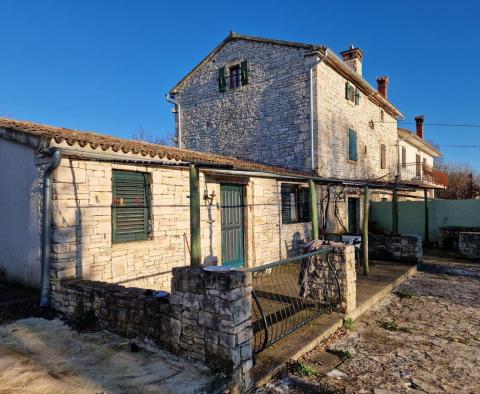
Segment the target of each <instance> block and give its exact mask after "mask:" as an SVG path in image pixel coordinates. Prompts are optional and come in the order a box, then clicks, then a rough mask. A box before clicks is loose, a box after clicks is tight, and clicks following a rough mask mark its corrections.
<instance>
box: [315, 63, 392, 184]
mask: <svg viewBox="0 0 480 394" xmlns="http://www.w3.org/2000/svg"><path fill="white" fill-rule="evenodd" d="M316 75H317V78H316V93H317V114H316V119H315V121H316V124H317V130H318V131H317V132H318V135H319V137H318V139H317V141H316V152H317V163H318V171H319V174H320V175H322V176H325V177H333V178H346V179H365V178H367V179H369V178H370V179H371V178H379V177H382V176H388V175H389V174H390V173H391V172H392V171H393V170H394V168H395V163H396V161H397V152H396V142H397V123H396V120H395V118H393V117H392V116H391V115H389V114H388V113H387V112H385V111H383V110H382V109H381V108H380V107H379V106H378V105H376V104H375V103H373V102H372V101H370V99H369V98H368V97H367V95H366V94H365V93H364V92H361V93H360V102H359V104H358V105H355V104H354V103H352V102H351V101H349V100H346V99H345V82H346V81H347V80H346V79H345V78H344V77H343V76H341V75H340V74H339V73H338V72H337V71H335V70H334V69H333V68H331V67H330V66H329V65H327V64H325V63H321V64H320V65H319V66H317V68H316ZM382 111H383V121H382V120H381V118H382V115H381V113H382ZM371 121H373V128H372V127H371V126H370V124H371ZM349 129H353V130H355V131H356V132H357V152H358V160H357V161H350V160H348V130H349ZM381 144H384V145H385V146H386V149H387V154H386V159H387V163H386V164H387V165H386V168H385V169H382V168H380V145H381Z"/></svg>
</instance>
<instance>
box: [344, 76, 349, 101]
mask: <svg viewBox="0 0 480 394" xmlns="http://www.w3.org/2000/svg"><path fill="white" fill-rule="evenodd" d="M349 93H350V84H349V83H348V81H347V82H345V98H346V99H347V100H348V94H349Z"/></svg>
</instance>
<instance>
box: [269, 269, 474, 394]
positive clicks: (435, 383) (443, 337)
mask: <svg viewBox="0 0 480 394" xmlns="http://www.w3.org/2000/svg"><path fill="white" fill-rule="evenodd" d="M397 294H399V295H395V294H392V295H390V296H389V297H387V298H386V299H385V300H384V301H382V302H381V303H380V304H379V305H378V306H377V307H376V308H375V309H374V310H372V311H371V312H369V313H367V314H366V315H365V316H364V317H363V318H362V319H361V320H360V321H359V322H357V324H356V327H355V329H354V330H352V331H345V332H344V333H342V332H340V333H338V336H339V337H340V339H338V340H336V341H335V342H334V343H333V344H329V345H328V347H329V348H330V349H332V350H334V351H337V352H338V353H339V354H340V355H341V356H342V357H343V358H344V360H343V361H341V360H340V359H339V365H338V366H337V367H336V368H334V369H333V370H331V371H330V372H328V373H327V374H320V375H315V376H313V375H312V376H302V375H308V374H311V373H312V372H313V371H312V369H311V368H308V365H313V364H312V363H311V360H314V359H315V358H316V355H315V352H313V353H312V354H310V355H307V357H306V358H305V359H304V360H300V363H299V364H297V368H296V372H292V370H291V369H290V370H289V371H285V372H284V374H283V377H281V378H278V379H277V380H276V381H273V382H271V383H270V384H269V385H268V387H267V388H265V389H264V390H261V391H263V392H269V393H278V392H302V393H303V392H308V391H311V392H329V393H333V392H339V393H344V392H345V393H372V392H373V393H378V394H379V393H399V392H401V393H403V392H427V393H442V392H443V393H479V392H480V280H479V279H475V278H468V277H457V276H451V275H437V274H430V273H419V274H417V275H416V276H415V277H413V278H411V279H409V280H408V281H407V282H405V283H404V284H403V285H402V286H401V287H400V288H399V289H397ZM321 350H323V349H322V348H319V349H318V351H317V353H319V351H321ZM317 357H318V354H317ZM348 357H350V358H348ZM309 359H310V363H309ZM298 365H300V366H301V367H302V368H303V366H307V368H306V369H305V370H304V369H302V368H298ZM319 369H321V368H319Z"/></svg>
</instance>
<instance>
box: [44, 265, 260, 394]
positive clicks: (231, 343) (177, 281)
mask: <svg viewBox="0 0 480 394" xmlns="http://www.w3.org/2000/svg"><path fill="white" fill-rule="evenodd" d="M171 287H172V293H171V295H170V296H169V297H167V298H156V297H155V296H154V295H153V294H152V292H151V291H146V290H145V289H139V288H125V287H124V286H120V285H114V284H108V283H103V282H92V281H83V280H72V279H66V280H63V281H62V286H61V287H60V288H58V289H57V291H56V292H55V293H54V298H55V305H56V308H57V309H58V310H60V311H62V312H64V313H66V314H68V315H71V316H73V317H77V318H78V317H80V316H85V314H86V313H87V312H89V311H91V312H93V313H94V315H95V318H96V320H97V322H98V323H99V325H100V326H101V327H102V328H105V329H108V330H110V331H113V332H115V333H118V334H119V335H122V336H125V337H127V338H136V337H139V338H149V339H152V340H154V341H155V342H156V343H157V344H158V345H159V346H161V347H162V348H164V349H166V350H168V351H170V352H172V353H175V354H177V355H180V356H182V357H185V358H188V359H191V360H195V361H200V362H203V363H206V364H207V365H209V366H210V367H211V368H213V369H214V370H218V371H221V372H223V373H226V374H227V375H229V376H231V377H232V381H233V383H234V384H235V385H236V386H237V387H238V389H240V391H245V390H246V389H248V388H249V387H250V386H251V384H252V380H251V368H252V365H253V364H252V338H253V332H252V321H251V313H252V311H251V308H252V301H251V292H252V284H251V275H250V274H249V273H246V272H242V271H232V272H227V273H216V272H207V271H204V270H203V269H202V268H191V267H180V268H175V269H174V270H173V278H172V286H171Z"/></svg>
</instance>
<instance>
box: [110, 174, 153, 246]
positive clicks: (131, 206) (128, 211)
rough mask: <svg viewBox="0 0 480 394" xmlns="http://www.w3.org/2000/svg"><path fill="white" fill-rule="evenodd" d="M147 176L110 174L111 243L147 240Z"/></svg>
mask: <svg viewBox="0 0 480 394" xmlns="http://www.w3.org/2000/svg"><path fill="white" fill-rule="evenodd" d="M147 177H148V175H147V174H144V173H141V172H131V171H113V175H112V196H113V201H112V240H113V242H128V241H137V240H144V239H148V236H149V233H150V226H149V217H150V213H149V202H148V184H149V183H148V178H147Z"/></svg>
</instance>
